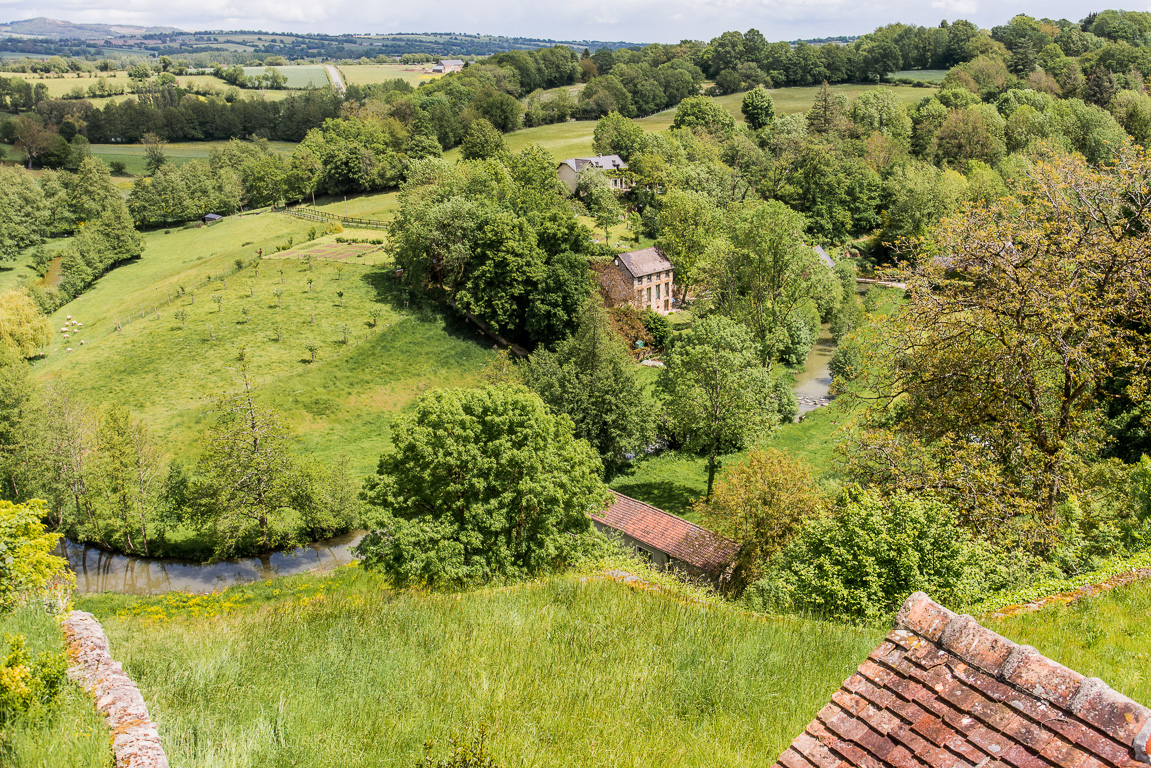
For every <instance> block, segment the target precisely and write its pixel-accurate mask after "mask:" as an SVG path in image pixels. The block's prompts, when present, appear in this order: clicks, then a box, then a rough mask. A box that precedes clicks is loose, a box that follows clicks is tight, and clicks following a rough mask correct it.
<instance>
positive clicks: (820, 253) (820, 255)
mask: <svg viewBox="0 0 1151 768" xmlns="http://www.w3.org/2000/svg"><path fill="white" fill-rule="evenodd" d="M811 250H813V251H815V257H816V258H817V259H819V260H820V261H821V262H822V263H823V266H825V267H827V268H828V269H835V259H833V258H831V256H829V255H828V253H827V251H825V250H823V246H822V245H817V246H815V247H814V248H812V249H811Z"/></svg>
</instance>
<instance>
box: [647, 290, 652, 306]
mask: <svg viewBox="0 0 1151 768" xmlns="http://www.w3.org/2000/svg"><path fill="white" fill-rule="evenodd" d="M647 303H648V304H650V303H651V286H648V288H647Z"/></svg>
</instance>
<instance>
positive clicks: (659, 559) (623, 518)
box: [592, 491, 741, 585]
mask: <svg viewBox="0 0 1151 768" xmlns="http://www.w3.org/2000/svg"><path fill="white" fill-rule="evenodd" d="M612 494H613V495H614V496H615V501H614V502H613V503H612V505H611V506H610V507H608V508H607V509H606V510H604V511H603V512H601V513H600V514H598V515H592V524H593V525H595V527H596V529H597V530H600V531H608V532H614V533H617V534H619V535H620V537H622V538H623V541H624V543H625V544H627V545H629V546H631V547H633V548H635V550H636V551H637V552H639V553H640V554H641V555H643V556H644V557H646V558H647V559H648V561H649V562H651V564H652V565H655V566H657V567H659V568H664V569H667V570H674V571H677V572H679V573H681V574H684V575H686V576H688V577H690V578H693V579H698V580H702V581H710V582H712V583H714V584H720V585H722V584H726V583H728V582H729V581H730V580H731V575H732V572H733V571H734V569H735V560H736V557H737V556H738V555H739V550H740V548H741V545H740V544H739V542H736V541H732V540H731V539H728V538H725V537H723V536H720V535H719V534H718V533H714V532H712V531H709V530H707V529H706V528H701V527H700V526H698V525H696V524H695V523H690V522H688V521H687V520H684V519H683V518H682V517H677V516H675V515H672V514H669V513H667V512H664V511H663V510H662V509H659V508H657V507H653V506H652V505H650V504H644V503H643V502H642V501H637V500H635V499H633V498H631V497H630V496H624V495H623V494H622V493H616V492H615V491H612Z"/></svg>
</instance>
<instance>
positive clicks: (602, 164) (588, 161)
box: [560, 155, 627, 173]
mask: <svg viewBox="0 0 1151 768" xmlns="http://www.w3.org/2000/svg"><path fill="white" fill-rule="evenodd" d="M560 165H566V166H569V167H570V168H571V169H572V170H573V171H575V172H576V173H579V172H580V171H582V170H583V169H584V168H601V169H603V170H605V171H626V170H627V163H625V162H624V161H623V158H621V157H620V156H619V155H597V156H595V157H569V158H568V159H567V160H564V161H563V162H562V163H560Z"/></svg>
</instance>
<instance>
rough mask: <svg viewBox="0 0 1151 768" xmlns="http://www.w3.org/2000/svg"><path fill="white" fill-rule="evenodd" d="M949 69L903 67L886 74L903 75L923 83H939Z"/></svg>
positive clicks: (891, 76)
mask: <svg viewBox="0 0 1151 768" xmlns="http://www.w3.org/2000/svg"><path fill="white" fill-rule="evenodd" d="M949 71H950V70H946V69H904V70H901V71H899V72H893V73H892V74H890V75H888V77H890V78H897V77H904V78H908V79H911V80H922V81H923V82H925V83H940V82H943V78H945V77H947V73H948V72H949Z"/></svg>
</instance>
